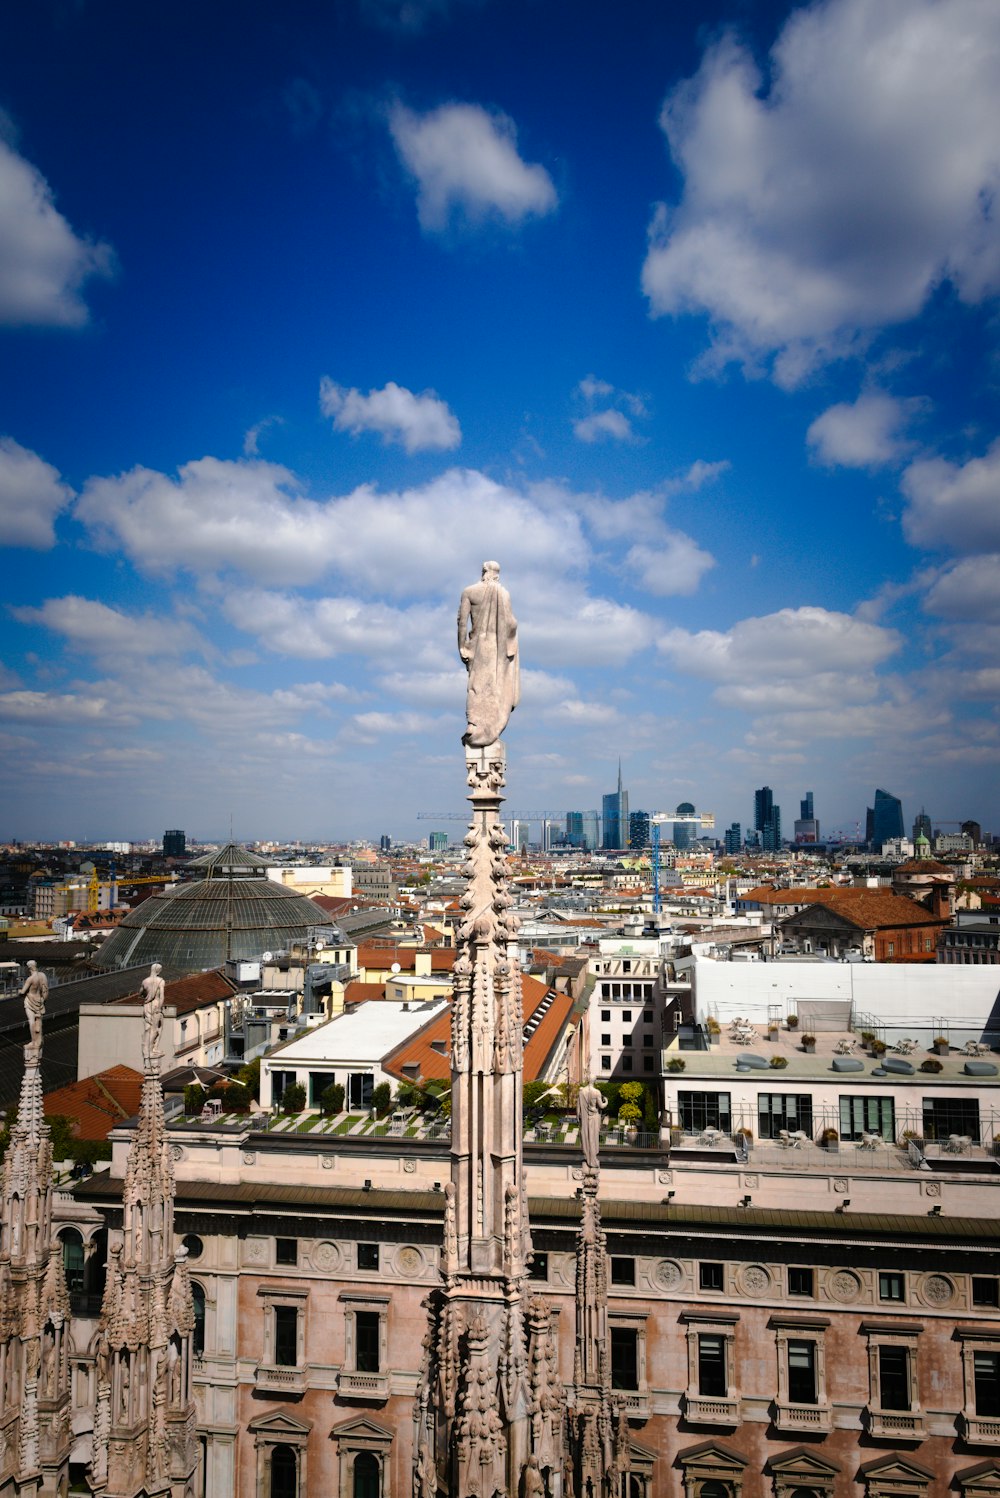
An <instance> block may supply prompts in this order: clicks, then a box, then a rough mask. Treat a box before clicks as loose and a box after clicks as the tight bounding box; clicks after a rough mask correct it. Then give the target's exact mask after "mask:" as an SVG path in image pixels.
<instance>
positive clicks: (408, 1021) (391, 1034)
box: [266, 999, 449, 1068]
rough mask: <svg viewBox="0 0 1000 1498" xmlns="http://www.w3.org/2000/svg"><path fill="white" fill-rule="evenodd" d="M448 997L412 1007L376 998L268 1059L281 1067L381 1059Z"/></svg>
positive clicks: (445, 1004)
mask: <svg viewBox="0 0 1000 1498" xmlns="http://www.w3.org/2000/svg"><path fill="white" fill-rule="evenodd" d="M448 1002H449V1001H448V1000H447V999H439V1000H435V1001H431V1002H429V1003H426V1004H416V1005H413V1006H412V1007H411V1008H409V1009H404V1008H402V1007H401V1006H400V1005H399V1004H396V1003H385V1002H383V1001H382V1000H380V999H372V1000H370V1001H369V1002H368V1003H367V1004H361V1005H359V1007H358V1008H357V1009H355V1010H354V1011H353V1013H351V1014H340V1015H337V1017H336V1018H335V1019H332V1020H329V1021H328V1022H327V1023H326V1024H325V1025H318V1026H317V1027H316V1029H315V1030H310V1031H309V1033H308V1035H302V1036H300V1037H299V1038H298V1039H296V1040H293V1041H291V1042H290V1043H289V1044H288V1045H286V1046H282V1047H281V1048H280V1049H279V1050H277V1051H272V1052H271V1053H270V1055H269V1056H268V1057H267V1058H266V1060H267V1061H268V1062H273V1063H274V1065H276V1066H278V1067H279V1068H281V1067H284V1066H286V1065H288V1063H290V1062H294V1063H298V1064H299V1065H308V1063H309V1062H310V1061H344V1060H346V1059H348V1058H350V1060H351V1061H371V1062H373V1063H375V1062H379V1061H381V1059H382V1057H383V1056H385V1055H387V1054H388V1053H389V1051H393V1050H395V1049H396V1047H397V1046H398V1045H402V1043H403V1041H404V1040H408V1039H409V1037H410V1036H411V1035H413V1034H414V1033H415V1032H416V1031H417V1030H421V1029H423V1027H424V1025H426V1024H427V1023H428V1021H430V1020H432V1019H433V1018H434V1017H435V1016H436V1015H438V1014H440V1012H441V1010H442V1009H447V1007H448Z"/></svg>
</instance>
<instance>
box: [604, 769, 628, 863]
mask: <svg viewBox="0 0 1000 1498" xmlns="http://www.w3.org/2000/svg"><path fill="white" fill-rule="evenodd" d="M601 811H602V813H603V817H604V837H603V839H602V841H601V847H602V848H608V849H615V848H625V847H627V846H628V791H623V790H622V762H621V760H619V761H618V789H617V791H613V792H612V793H611V795H609V796H605V797H603V800H602V805H601Z"/></svg>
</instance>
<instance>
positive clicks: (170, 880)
mask: <svg viewBox="0 0 1000 1498" xmlns="http://www.w3.org/2000/svg"><path fill="white" fill-rule="evenodd" d="M176 883H177V876H176V875H175V874H138V875H137V876H136V877H135V878H134V879H132V878H129V879H116V878H115V876H114V869H113V868H112V870H111V878H110V879H98V877H97V870H96V869H95V870H94V872H93V873H92V874H91V876H90V883H89V884H88V885H87V910H88V912H89V914H90V915H93V914H94V912H95V911H96V910H99V909H100V904H101V890H102V889H109V890H111V891H112V894H111V900H110V903H111V904H112V905H114V903H115V896H116V895H117V893H118V889H119V887H120V886H121V885H123V884H124V885H125V886H126V887H127V888H128V889H131V888H132V886H133V884H162V885H167V884H176Z"/></svg>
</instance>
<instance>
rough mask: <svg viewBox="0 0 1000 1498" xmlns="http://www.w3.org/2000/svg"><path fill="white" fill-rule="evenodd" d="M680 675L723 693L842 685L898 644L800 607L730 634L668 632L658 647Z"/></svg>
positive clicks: (877, 629)
mask: <svg viewBox="0 0 1000 1498" xmlns="http://www.w3.org/2000/svg"><path fill="white" fill-rule="evenodd" d="M657 643H658V646H659V649H660V650H661V651H662V652H663V654H664V655H666V656H667V657H668V659H669V660H670V661H671V662H672V663H673V665H674V666H675V667H676V668H677V670H679V671H683V672H685V673H687V674H688V675H691V676H698V677H701V678H703V679H704V680H707V681H714V682H718V683H720V684H722V685H723V686H724V687H725V688H726V689H727V700H730V698H729V696H728V692H729V691H731V690H733V689H735V691H736V693H737V694H738V693H740V692H746V691H747V690H748V689H749V688H750V686H751V685H753V684H757V685H760V684H762V683H766V684H768V686H769V688H770V689H772V690H773V689H775V688H776V687H777V686H778V685H779V684H780V683H781V682H797V683H800V684H801V683H802V682H803V681H806V680H808V679H809V678H812V677H814V676H816V675H817V674H824V675H827V676H830V677H837V678H839V679H840V680H841V681H843V682H844V683H845V684H850V683H851V682H852V681H854V682H858V681H863V679H864V678H863V675H862V673H866V672H870V671H873V670H874V668H875V667H876V666H878V665H880V664H881V663H882V662H883V661H885V660H887V659H888V657H889V656H890V655H893V654H894V653H895V652H896V651H897V650H898V649H899V647H900V645H901V643H902V641H901V638H900V636H899V635H898V634H897V633H896V631H895V630H891V629H885V628H883V627H882V625H879V624H869V623H866V622H864V621H862V620H859V619H856V618H852V617H851V615H849V614H839V613H833V612H831V611H830V610H828V609H821V608H813V607H805V608H798V609H781V610H780V611H779V612H778V613H776V614H767V615H764V616H763V617H761V618H756V619H743V620H741V621H740V622H739V623H738V624H735V625H734V626H733V627H732V629H730V630H727V631H725V632H722V631H719V630H710V629H706V630H700V631H698V632H696V633H692V632H690V631H689V630H686V629H670V630H668V631H667V632H666V633H665V634H664V635H662V636H661V638H660V640H659V641H658V642H657Z"/></svg>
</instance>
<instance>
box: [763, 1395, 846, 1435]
mask: <svg viewBox="0 0 1000 1498" xmlns="http://www.w3.org/2000/svg"><path fill="white" fill-rule="evenodd" d="M774 1423H775V1425H776V1426H777V1427H778V1429H779V1430H821V1431H828V1430H832V1429H833V1420H832V1418H831V1414H830V1406H829V1405H828V1404H783V1403H782V1402H781V1400H775V1404H774Z"/></svg>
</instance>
